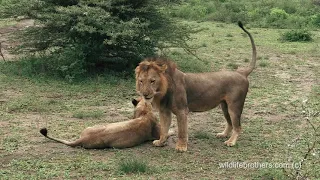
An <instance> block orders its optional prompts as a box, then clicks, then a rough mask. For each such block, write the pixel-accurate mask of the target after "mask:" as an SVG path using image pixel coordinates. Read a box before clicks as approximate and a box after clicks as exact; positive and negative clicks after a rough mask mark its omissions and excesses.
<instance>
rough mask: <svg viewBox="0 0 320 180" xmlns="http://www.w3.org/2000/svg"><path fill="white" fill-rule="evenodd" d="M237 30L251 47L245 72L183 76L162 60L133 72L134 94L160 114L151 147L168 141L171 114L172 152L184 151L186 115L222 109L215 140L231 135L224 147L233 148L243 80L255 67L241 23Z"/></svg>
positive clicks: (238, 129) (147, 62)
mask: <svg viewBox="0 0 320 180" xmlns="http://www.w3.org/2000/svg"><path fill="white" fill-rule="evenodd" d="M239 27H240V28H241V29H243V30H244V32H246V33H247V34H248V36H249V38H250V41H251V45H252V61H251V63H250V66H249V67H247V68H241V69H238V70H237V71H219V72H209V73H183V72H181V71H180V70H178V69H177V67H176V65H175V64H174V63H173V62H172V61H170V60H167V59H164V58H147V59H145V60H143V61H142V62H141V63H140V64H139V65H138V66H137V68H136V70H135V73H136V90H137V92H138V93H139V94H140V95H141V96H142V97H144V98H145V99H146V100H147V101H149V102H152V105H154V106H155V107H157V108H158V109H159V111H160V125H161V133H160V139H159V140H155V141H154V142H153V144H154V145H155V146H163V145H164V142H165V141H166V140H167V137H168V130H169V126H170V124H171V113H174V114H175V115H176V116H177V124H178V141H177V144H176V149H177V150H178V151H186V150H187V143H188V133H187V127H188V124H187V114H188V112H189V111H193V112H203V111H208V110H210V109H212V108H215V107H216V106H218V105H219V104H220V105H221V107H222V110H223V113H224V116H225V118H226V120H227V125H226V128H225V130H224V131H223V132H222V133H218V134H217V136H218V137H226V136H227V135H229V133H230V132H231V131H232V134H231V137H230V139H229V140H227V141H225V144H226V145H228V146H233V145H235V143H236V141H237V139H238V136H239V134H240V132H241V125H240V117H241V114H242V110H243V106H244V102H245V98H246V95H247V92H248V87H249V81H248V78H247V76H248V75H249V74H250V73H251V72H252V71H253V69H254V68H255V64H256V56H257V55H256V47H255V43H254V40H253V38H252V36H251V34H250V33H249V32H248V31H247V30H245V29H244V28H243V26H242V23H241V22H239Z"/></svg>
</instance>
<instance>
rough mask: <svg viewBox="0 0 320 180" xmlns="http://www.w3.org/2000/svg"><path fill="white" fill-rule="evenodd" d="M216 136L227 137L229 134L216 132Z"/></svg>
mask: <svg viewBox="0 0 320 180" xmlns="http://www.w3.org/2000/svg"><path fill="white" fill-rule="evenodd" d="M216 137H217V138H225V137H227V134H225V133H218V134H216Z"/></svg>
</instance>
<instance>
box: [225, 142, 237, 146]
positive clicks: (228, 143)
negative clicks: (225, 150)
mask: <svg viewBox="0 0 320 180" xmlns="http://www.w3.org/2000/svg"><path fill="white" fill-rule="evenodd" d="M224 144H225V145H227V146H229V147H232V146H234V145H235V144H236V143H235V142H232V141H225V142H224Z"/></svg>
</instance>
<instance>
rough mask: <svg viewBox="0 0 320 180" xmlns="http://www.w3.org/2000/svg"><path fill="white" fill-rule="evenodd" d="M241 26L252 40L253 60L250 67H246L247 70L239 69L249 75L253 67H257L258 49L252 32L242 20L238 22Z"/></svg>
mask: <svg viewBox="0 0 320 180" xmlns="http://www.w3.org/2000/svg"><path fill="white" fill-rule="evenodd" d="M238 25H239V27H240V28H241V29H242V30H243V31H244V32H245V33H247V34H248V36H249V38H250V41H251V46H252V60H251V63H250V66H249V67H248V68H246V69H245V70H242V71H239V72H240V73H241V74H244V75H245V76H248V75H249V74H250V73H251V72H252V71H253V69H254V68H255V67H256V61H257V50H256V45H255V43H254V40H253V37H252V36H251V34H250V33H249V32H248V31H247V30H246V29H245V28H244V27H243V25H242V22H241V21H239V22H238Z"/></svg>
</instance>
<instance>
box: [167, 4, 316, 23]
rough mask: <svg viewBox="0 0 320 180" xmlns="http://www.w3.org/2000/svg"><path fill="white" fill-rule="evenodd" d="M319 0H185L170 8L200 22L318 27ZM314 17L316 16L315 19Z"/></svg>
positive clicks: (172, 12)
mask: <svg viewBox="0 0 320 180" xmlns="http://www.w3.org/2000/svg"><path fill="white" fill-rule="evenodd" d="M317 1H318V0H313V1H301V0H292V1H285V0H267V1H263V0H238V1H234V0H219V1H212V0H184V1H183V2H184V3H183V4H182V5H180V6H173V8H169V9H167V11H169V12H170V14H171V15H172V16H174V17H179V18H186V19H191V20H197V21H220V22H227V23H233V22H236V21H238V20H241V21H243V22H247V23H250V25H251V26H253V27H273V28H301V27H304V28H305V27H306V26H307V27H308V28H309V27H310V28H317V27H318V26H317V24H318V21H317V20H315V19H316V16H315V15H317V14H319V11H320V6H319V5H317ZM310 17H313V20H312V22H311V21H310Z"/></svg>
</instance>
